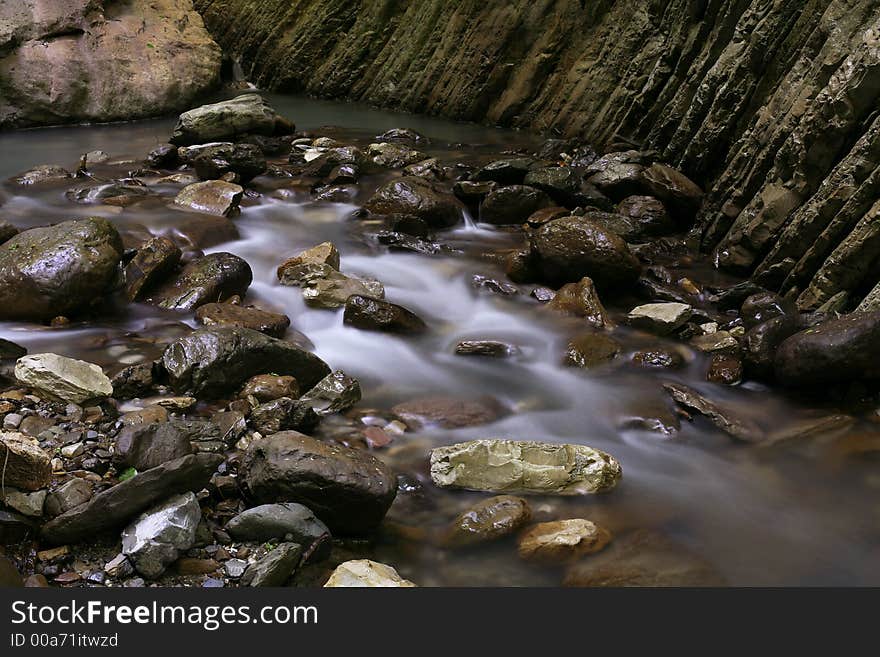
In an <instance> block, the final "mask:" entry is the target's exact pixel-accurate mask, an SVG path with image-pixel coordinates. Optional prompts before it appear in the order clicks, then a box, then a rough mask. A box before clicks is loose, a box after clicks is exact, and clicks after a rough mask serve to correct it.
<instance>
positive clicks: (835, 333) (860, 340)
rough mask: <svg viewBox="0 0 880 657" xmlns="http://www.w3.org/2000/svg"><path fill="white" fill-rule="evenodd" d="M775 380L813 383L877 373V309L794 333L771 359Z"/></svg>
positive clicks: (879, 335) (879, 313)
mask: <svg viewBox="0 0 880 657" xmlns="http://www.w3.org/2000/svg"><path fill="white" fill-rule="evenodd" d="M774 372H775V374H776V378H777V380H778V381H780V382H781V383H783V384H784V385H788V386H816V385H823V384H829V383H840V382H847V381H852V380H855V379H875V378H877V377H878V376H880V311H877V312H871V313H852V314H850V315H846V316H844V317H841V318H839V319H833V320H830V321H827V322H823V323H821V324H819V325H818V326H814V327H812V328H809V329H807V330H805V331H800V332H799V333H795V334H794V335H792V336H791V337H789V338H787V339H786V340H785V341H784V342H783V343H782V344H781V345H780V347H779V350H778V351H777V353H776V358H775V361H774Z"/></svg>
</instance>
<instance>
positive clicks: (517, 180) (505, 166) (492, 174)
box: [471, 157, 536, 185]
mask: <svg viewBox="0 0 880 657" xmlns="http://www.w3.org/2000/svg"><path fill="white" fill-rule="evenodd" d="M535 164H536V161H535V160H534V159H532V158H527V157H520V158H512V159H507V160H496V161H495V162H490V163H489V164H487V165H486V166H484V167H483V168H481V169H478V170H477V171H475V172H474V174H473V175H472V176H471V180H472V181H473V182H490V181H491V182H494V183H498V184H499V185H521V184H522V182H523V179H524V178H525V177H526V174H528V172H529V171H530V170H531V169H532V168H533V167H534V166H535Z"/></svg>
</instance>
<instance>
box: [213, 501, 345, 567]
mask: <svg viewBox="0 0 880 657" xmlns="http://www.w3.org/2000/svg"><path fill="white" fill-rule="evenodd" d="M226 531H227V532H229V535H230V536H232V537H233V538H235V539H236V540H239V541H255V542H258V543H263V542H265V541H271V540H278V539H281V540H287V541H293V542H294V543H299V544H300V545H302V546H303V548H304V553H305V554H304V558H303V560H304V561H305V560H309V559H311V560H315V561H318V560H321V559H326V558H327V557H329V556H330V550H331V548H332V541H331V537H330V530H329V529H327V525H325V524H324V523H323V522H321V521H320V520H318V518H317V517H316V516H315V514H314V513H312V511H311V509H309V508H307V507H305V506H303V505H302V504H297V503H296V502H287V503H282V504H263V505H261V506H255V507H253V508H252V509H247V510H246V511H242V512H241V513H239V514H238V515H237V516H235V517H234V518H232V519H231V520H230V521H229V522H228V523H227V524H226Z"/></svg>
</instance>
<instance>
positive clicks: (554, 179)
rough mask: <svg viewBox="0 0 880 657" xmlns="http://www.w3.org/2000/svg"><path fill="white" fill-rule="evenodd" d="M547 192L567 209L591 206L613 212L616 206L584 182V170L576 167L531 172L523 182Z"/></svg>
mask: <svg viewBox="0 0 880 657" xmlns="http://www.w3.org/2000/svg"><path fill="white" fill-rule="evenodd" d="M523 184H525V185H528V186H529V187H535V188H537V189H540V190H541V191H542V192H545V193H546V194H547V195H549V196H550V198H552V199H553V200H554V201H555V202H556V203H559V204H560V205H564V206H565V207H567V208H575V207H585V206H591V207H595V208H599V209H600V210H611V209H612V208H613V207H614V204H613V203H612V202H611V200H610V199H609V198H608V197H607V196H605V195H604V194H602V192H600V191H599V190H598V189H597V188H596V187H594V186H593V185H591V184H590V183H588V182H586V181H585V180H584V170H583V169H580V168H576V167H544V168H542V169H535V170H533V171H530V172H529V173H528V174H527V175H526V177H525V180H524V181H523Z"/></svg>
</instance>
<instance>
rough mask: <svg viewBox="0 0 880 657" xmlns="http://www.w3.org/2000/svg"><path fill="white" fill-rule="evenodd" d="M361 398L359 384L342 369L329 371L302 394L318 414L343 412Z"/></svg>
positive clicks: (303, 399)
mask: <svg viewBox="0 0 880 657" xmlns="http://www.w3.org/2000/svg"><path fill="white" fill-rule="evenodd" d="M360 400H361V384H360V383H359V382H358V380H357V379H355V378H354V377H351V376H348V375H347V374H346V373H345V372H343V371H342V370H336V371H335V372H331V373H330V374H328V375H327V376H325V377H324V378H323V379H321V380H320V381H318V383H317V384H316V385H315V386H314V387H313V388H311V389H310V390H309V391H308V392H306V393H305V394H304V395H303V396H302V401H304V402H308V404H309V405H310V406H311V407H312V409H313V410H314V411H315V412H316V413H317V414H318V415H330V414H332V413H344V412H345V411H347V410H348V409H350V408H352V407H354V405H355V404H357V403H358V402H359V401H360Z"/></svg>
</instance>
